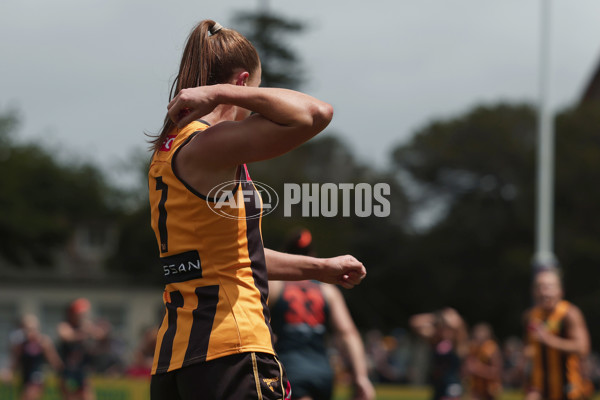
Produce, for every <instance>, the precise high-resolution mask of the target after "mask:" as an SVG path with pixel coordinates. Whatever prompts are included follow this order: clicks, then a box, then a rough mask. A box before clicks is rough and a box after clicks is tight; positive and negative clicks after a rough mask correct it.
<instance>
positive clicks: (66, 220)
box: [0, 112, 117, 267]
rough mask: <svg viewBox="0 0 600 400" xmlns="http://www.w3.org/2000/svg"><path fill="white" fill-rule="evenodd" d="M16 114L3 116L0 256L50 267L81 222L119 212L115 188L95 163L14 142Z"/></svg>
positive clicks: (0, 136)
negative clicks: (63, 159) (67, 158)
mask: <svg viewBox="0 0 600 400" xmlns="http://www.w3.org/2000/svg"><path fill="white" fill-rule="evenodd" d="M17 126H18V119H17V117H16V114H15V113H12V112H8V113H6V114H3V115H0V143H1V146H2V147H1V151H0V168H1V169H2V171H4V172H3V173H2V174H1V175H0V207H1V208H2V213H0V237H1V238H2V240H1V241H0V257H1V258H3V259H5V260H7V261H8V262H10V263H12V264H15V265H20V266H27V265H37V266H45V267H47V266H49V265H50V264H51V263H52V258H53V254H54V252H55V251H56V250H57V249H61V248H62V247H64V246H65V243H66V240H67V239H68V238H69V236H70V235H71V234H72V233H73V231H74V229H75V227H76V226H77V225H78V224H80V223H82V222H93V221H102V220H106V219H107V217H111V218H112V216H114V215H115V213H116V212H117V207H116V206H115V203H114V201H113V200H114V196H113V195H114V193H115V191H114V190H113V189H111V188H110V187H109V185H108V184H107V183H106V182H105V180H104V176H103V174H102V173H101V171H100V170H99V169H98V168H96V167H95V166H93V165H91V164H77V163H64V162H60V161H58V158H57V157H56V155H55V154H54V153H53V152H52V151H50V150H47V149H45V148H43V147H42V146H41V145H38V144H35V143H25V144H19V143H17V142H16V140H14V138H15V136H16V128H17Z"/></svg>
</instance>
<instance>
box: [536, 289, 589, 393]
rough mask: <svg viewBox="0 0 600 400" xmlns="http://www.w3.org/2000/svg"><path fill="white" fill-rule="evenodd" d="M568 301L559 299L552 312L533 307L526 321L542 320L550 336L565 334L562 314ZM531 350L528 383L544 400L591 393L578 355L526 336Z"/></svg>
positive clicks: (537, 322) (566, 308)
mask: <svg viewBox="0 0 600 400" xmlns="http://www.w3.org/2000/svg"><path fill="white" fill-rule="evenodd" d="M570 307H572V305H571V303H569V302H568V301H565V300H563V301H560V302H559V303H558V304H557V305H556V306H555V307H554V309H553V310H552V311H551V312H548V311H545V310H544V309H542V308H540V307H534V308H533V309H532V310H531V311H530V313H529V317H528V321H527V322H528V324H539V323H543V324H544V325H545V326H546V329H548V331H549V332H551V333H552V334H553V335H556V336H560V337H563V338H564V337H566V327H565V317H566V315H567V312H568V311H569V308H570ZM529 344H530V346H531V350H532V365H531V373H530V374H531V376H530V380H529V385H530V388H531V389H535V390H536V391H538V392H540V393H541V394H542V398H543V399H546V400H561V399H565V400H577V399H586V398H589V397H590V395H591V390H592V388H591V385H590V381H589V380H587V379H586V378H585V376H584V374H583V373H582V365H581V360H580V357H579V356H578V355H577V354H569V353H565V352H562V351H559V350H557V349H554V348H551V347H549V346H546V345H544V344H542V343H540V342H539V341H538V340H536V339H535V338H534V337H533V335H531V334H530V335H529Z"/></svg>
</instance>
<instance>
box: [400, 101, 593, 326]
mask: <svg viewBox="0 0 600 400" xmlns="http://www.w3.org/2000/svg"><path fill="white" fill-rule="evenodd" d="M598 111H599V108H598V105H593V106H588V107H583V108H579V109H574V110H568V111H565V112H563V113H561V114H560V115H559V116H558V117H557V119H556V123H557V124H556V132H557V147H556V160H557V167H556V169H557V174H556V210H555V214H556V249H557V255H558V259H559V260H560V261H561V263H562V266H563V267H564V272H565V277H566V289H567V298H568V299H570V300H572V301H573V302H574V303H576V304H578V305H580V306H581V307H582V309H583V310H584V312H585V313H586V315H587V317H588V322H590V327H591V328H592V332H594V331H595V332H598V330H597V328H598V324H597V323H596V322H595V321H597V320H598V318H597V314H598V311H596V310H595V308H594V307H592V303H593V300H592V298H597V297H595V296H597V295H598V289H597V285H594V284H593V283H592V282H598V279H599V278H600V271H599V270H598V268H596V266H597V264H598V262H600V253H599V252H598V250H597V249H598V247H599V246H597V240H598V239H597V238H598V233H599V232H598V226H599V223H600V221H596V220H597V219H598V218H599V217H597V214H596V213H594V209H595V205H596V204H598V202H599V201H600V192H599V191H598V189H597V188H596V186H595V185H593V184H592V182H596V181H598V178H599V177H598V176H597V175H598V171H599V169H598V167H600V165H598V162H599V161H598V160H600V146H598V140H599V134H600V132H598V126H600V124H599V122H600V121H599V120H598ZM536 142H537V140H536V113H535V110H534V109H533V108H532V107H530V106H527V105H506V104H500V105H495V106H482V107H477V108H475V109H473V110H472V111H470V112H468V113H467V114H466V115H463V116H460V117H457V118H454V119H451V120H446V121H438V122H434V123H431V124H429V125H427V126H425V127H424V128H423V129H421V130H420V131H419V132H417V134H416V135H415V136H414V138H413V139H412V141H410V142H409V143H407V144H404V145H401V146H399V147H397V148H396V149H395V151H394V153H393V159H394V163H395V164H394V165H395V167H396V168H397V169H398V170H399V171H401V172H402V174H400V175H401V176H407V177H408V181H409V182H410V183H411V185H412V186H414V187H415V188H416V189H415V190H413V192H415V193H417V196H416V197H415V199H414V201H415V204H414V205H413V209H414V210H418V211H419V212H421V213H426V212H427V211H428V209H427V208H426V209H419V205H420V204H426V205H428V206H429V207H430V208H429V211H431V210H432V209H433V210H437V211H438V213H437V218H436V219H434V221H433V223H432V224H431V226H429V227H428V229H425V230H423V231H422V232H420V233H419V234H416V235H414V236H413V237H412V239H411V246H410V247H409V251H408V252H407V253H406V257H407V259H406V260H405V262H406V263H407V265H409V266H410V270H411V271H412V272H413V274H411V275H410V276H408V277H407V276H405V278H408V281H407V282H406V283H405V286H406V290H407V293H402V294H398V292H402V291H398V292H397V293H396V296H395V297H398V299H397V303H398V304H403V306H405V307H406V308H408V309H411V310H412V311H413V312H416V311H423V310H424V309H432V308H436V307H441V306H445V305H451V306H454V307H456V308H457V309H459V310H460V311H461V312H462V313H463V314H464V315H465V316H466V318H467V320H468V321H469V322H471V323H475V322H477V321H480V320H486V321H489V322H491V323H492V324H493V325H494V327H495V328H496V330H497V331H498V333H499V334H500V335H501V336H507V335H510V334H517V335H518V334H520V333H521V329H522V327H521V320H520V317H521V313H522V312H523V311H524V310H525V309H526V308H527V307H529V306H530V305H531V297H530V282H531V275H532V256H533V252H534V248H533V240H534V231H533V225H534V204H535V176H536V174H535V172H536V171H535V157H536ZM440 210H441V212H440ZM414 304H418V306H414ZM596 335H598V334H596Z"/></svg>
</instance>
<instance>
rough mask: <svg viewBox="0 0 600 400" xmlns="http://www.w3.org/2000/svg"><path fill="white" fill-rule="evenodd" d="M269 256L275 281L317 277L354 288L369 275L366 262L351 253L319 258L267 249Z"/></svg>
mask: <svg viewBox="0 0 600 400" xmlns="http://www.w3.org/2000/svg"><path fill="white" fill-rule="evenodd" d="M265 259H266V262H267V271H268V274H269V280H273V281H302V280H310V279H315V280H318V281H321V282H325V283H331V284H336V285H341V286H343V287H344V288H346V289H351V288H353V287H354V286H355V285H358V284H359V283H360V282H361V281H362V280H363V279H364V277H365V276H366V275H367V271H366V269H365V267H364V265H363V264H362V263H361V262H360V261H358V260H357V259H356V258H354V257H352V256H350V255H345V256H338V257H332V258H317V257H311V256H303V255H298V254H288V253H281V252H279V251H275V250H271V249H265Z"/></svg>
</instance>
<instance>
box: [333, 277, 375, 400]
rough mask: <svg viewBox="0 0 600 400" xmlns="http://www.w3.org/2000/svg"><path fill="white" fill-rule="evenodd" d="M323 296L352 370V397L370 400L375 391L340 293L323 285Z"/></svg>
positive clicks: (363, 350)
mask: <svg viewBox="0 0 600 400" xmlns="http://www.w3.org/2000/svg"><path fill="white" fill-rule="evenodd" d="M323 294H324V296H325V298H326V299H327V302H328V304H329V309H330V311H331V325H332V328H333V331H334V334H335V335H336V337H337V340H338V343H340V345H341V349H340V350H341V351H342V353H343V354H344V355H345V356H346V359H347V360H348V362H349V363H350V368H351V370H352V381H353V384H354V397H353V399H356V400H372V399H374V398H375V389H374V388H373V384H372V383H371V381H370V380H369V376H368V372H367V361H366V356H365V349H364V346H363V342H362V339H361V337H360V334H359V333H358V330H357V329H356V326H355V325H354V321H353V320H352V316H351V315H350V311H349V310H348V307H347V306H346V302H345V300H344V297H343V296H342V293H341V292H340V291H339V289H338V288H336V287H335V286H333V285H323Z"/></svg>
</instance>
